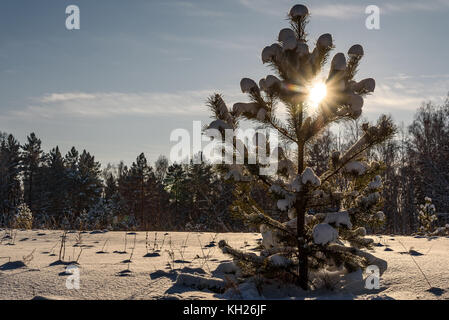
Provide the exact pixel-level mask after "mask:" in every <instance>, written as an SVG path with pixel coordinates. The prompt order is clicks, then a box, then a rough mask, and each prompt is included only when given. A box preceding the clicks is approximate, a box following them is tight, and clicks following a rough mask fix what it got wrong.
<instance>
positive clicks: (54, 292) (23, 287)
mask: <svg viewBox="0 0 449 320" xmlns="http://www.w3.org/2000/svg"><path fill="white" fill-rule="evenodd" d="M5 234H6V231H4V230H3V231H0V237H1V238H4V236H5ZM61 234H62V231H48V230H33V231H18V232H17V234H16V237H15V241H14V244H11V240H10V239H3V240H2V243H1V244H0V299H32V298H33V297H36V296H42V297H55V298H59V299H62V298H65V299H162V298H165V299H220V298H222V297H223V296H220V295H219V294H217V293H213V292H211V291H208V290H198V289H194V288H190V287H185V286H180V285H175V282H176V275H173V273H172V274H170V272H169V271H170V268H172V267H173V266H174V268H176V269H182V268H185V269H184V272H186V273H189V274H193V273H194V272H195V271H196V272H198V271H201V270H199V269H194V268H201V269H203V270H204V272H205V273H206V275H208V274H211V273H213V271H214V270H215V269H216V268H217V266H218V265H219V264H220V263H222V262H227V261H231V260H230V258H229V257H228V256H225V255H223V254H222V253H221V251H220V249H219V248H218V245H217V244H218V241H219V240H221V239H225V240H226V241H227V242H228V243H229V244H230V245H231V246H234V247H236V248H241V249H244V250H249V251H250V250H252V249H254V248H255V247H256V246H257V241H258V240H260V238H261V236H260V234H254V233H226V234H213V233H196V232H191V233H185V232H168V233H164V232H158V233H157V237H156V239H157V240H156V243H157V246H156V247H155V248H154V249H158V250H159V251H158V252H154V251H153V247H154V240H155V233H154V232H150V233H149V234H148V235H149V237H148V238H149V239H148V241H149V248H148V250H147V246H146V242H147V241H146V233H145V232H137V233H136V234H135V235H134V234H128V235H127V236H126V249H125V234H126V233H125V232H105V233H90V232H88V233H83V234H82V239H81V240H82V241H81V244H77V237H78V235H77V234H76V233H69V234H68V238H67V244H66V251H65V259H64V260H65V261H71V260H77V258H78V256H79V255H80V251H81V249H82V252H81V255H80V256H79V261H78V262H79V271H80V288H79V289H78V290H77V289H67V287H66V279H67V278H68V277H69V276H70V274H66V273H65V272H64V271H65V268H66V266H65V265H61V264H55V265H52V263H54V262H55V261H57V260H58V255H59V241H60V237H61ZM134 237H135V239H136V242H135V247H134ZM374 239H375V243H377V244H378V246H376V248H375V255H376V256H378V257H379V258H382V259H384V260H386V261H387V262H388V269H387V271H386V272H385V273H384V274H383V276H382V277H381V280H380V289H378V290H374V291H368V290H362V291H359V292H354V291H352V292H351V291H350V290H343V291H337V292H335V291H334V292H331V291H319V292H315V293H308V294H302V295H301V294H300V295H299V296H297V298H299V299H304V298H306V299H308V298H310V299H319V298H324V299H449V238H448V237H439V238H431V239H428V238H414V237H403V236H394V237H393V236H377V237H374ZM161 246H162V248H161ZM133 248H134V249H133ZM124 251H126V253H125V252H124ZM31 253H32V255H31ZM131 253H132V256H131ZM27 256H28V257H27ZM127 260H131V262H128V261H127ZM15 261H25V262H26V266H20V264H15V263H11V262H15ZM415 262H416V263H417V264H418V265H419V268H421V270H422V272H421V271H420V270H419V268H418V266H417V265H416V264H415ZM128 268H129V271H127V270H128ZM189 268H190V269H189ZM192 269H193V270H192ZM124 271H125V272H124ZM423 273H424V275H425V276H424V275H423ZM425 277H427V280H428V282H430V285H431V286H432V287H434V289H433V290H430V291H428V289H429V284H428V282H427V280H426V279H425ZM272 297H275V296H272ZM268 298H270V297H268Z"/></svg>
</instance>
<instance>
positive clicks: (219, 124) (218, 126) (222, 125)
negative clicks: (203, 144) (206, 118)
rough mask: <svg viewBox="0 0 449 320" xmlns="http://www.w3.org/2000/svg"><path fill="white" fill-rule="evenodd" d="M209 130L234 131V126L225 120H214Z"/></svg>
mask: <svg viewBox="0 0 449 320" xmlns="http://www.w3.org/2000/svg"><path fill="white" fill-rule="evenodd" d="M208 129H215V130H225V129H232V126H231V125H230V124H228V123H226V122H224V121H223V120H220V119H218V120H214V121H212V122H211V123H210V125H209V127H208Z"/></svg>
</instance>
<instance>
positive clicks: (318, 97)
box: [307, 81, 327, 108]
mask: <svg viewBox="0 0 449 320" xmlns="http://www.w3.org/2000/svg"><path fill="white" fill-rule="evenodd" d="M326 94H327V87H326V84H325V83H324V82H321V81H319V82H315V83H314V84H313V85H312V86H310V89H309V96H308V99H307V103H308V104H309V106H311V107H312V108H316V107H318V106H319V105H320V103H321V101H323V99H324V98H325V97H326Z"/></svg>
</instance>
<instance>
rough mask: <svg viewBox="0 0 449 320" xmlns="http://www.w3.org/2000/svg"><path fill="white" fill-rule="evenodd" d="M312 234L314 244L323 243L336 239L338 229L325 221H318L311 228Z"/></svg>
mask: <svg viewBox="0 0 449 320" xmlns="http://www.w3.org/2000/svg"><path fill="white" fill-rule="evenodd" d="M312 236H313V242H314V243H315V244H321V245H325V244H328V243H330V242H334V241H336V240H337V238H338V231H337V230H335V229H334V228H332V227H331V226H330V225H328V224H327V223H320V224H317V225H316V226H315V227H314V228H313V232H312Z"/></svg>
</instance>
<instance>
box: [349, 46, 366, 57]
mask: <svg viewBox="0 0 449 320" xmlns="http://www.w3.org/2000/svg"><path fill="white" fill-rule="evenodd" d="M363 54H364V52H363V47H362V46H361V45H359V44H355V45H353V46H352V47H351V48H349V50H348V55H349V56H350V57H353V56H355V57H361V56H363Z"/></svg>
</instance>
